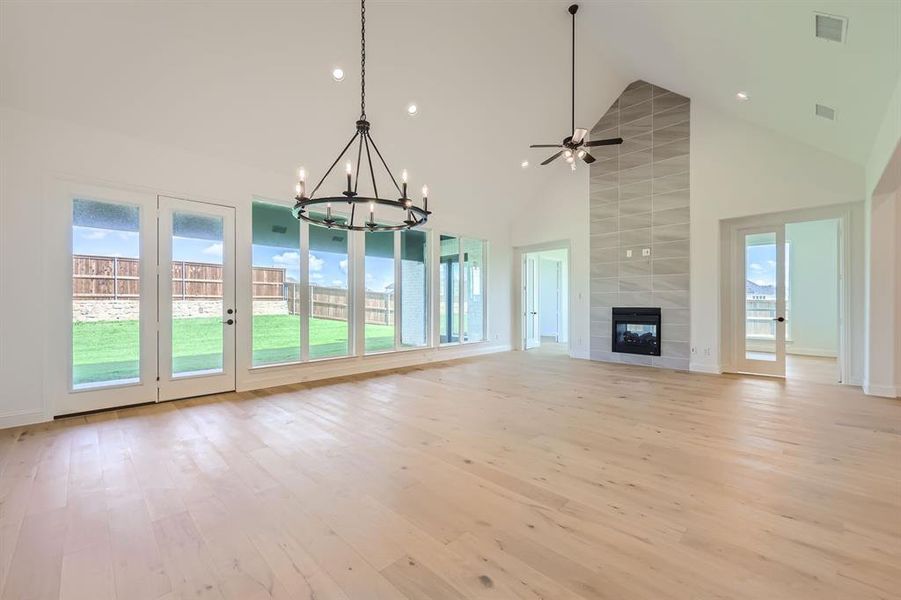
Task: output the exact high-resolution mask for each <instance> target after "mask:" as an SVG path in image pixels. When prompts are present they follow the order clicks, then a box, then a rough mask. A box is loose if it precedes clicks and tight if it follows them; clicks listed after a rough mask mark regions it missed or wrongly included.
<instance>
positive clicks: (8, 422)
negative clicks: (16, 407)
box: [0, 410, 50, 429]
mask: <svg viewBox="0 0 901 600" xmlns="http://www.w3.org/2000/svg"><path fill="white" fill-rule="evenodd" d="M49 420H50V419H49V417H47V415H45V414H44V412H43V411H40V410H37V411H34V410H23V411H19V412H12V413H7V414H4V415H0V429H6V428H8V427H20V426H22V425H34V424H35V423H43V422H45V421H49Z"/></svg>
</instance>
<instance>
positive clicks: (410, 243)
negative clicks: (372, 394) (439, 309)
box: [400, 230, 429, 348]
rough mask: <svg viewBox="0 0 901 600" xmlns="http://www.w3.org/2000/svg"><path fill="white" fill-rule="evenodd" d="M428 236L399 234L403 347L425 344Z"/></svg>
mask: <svg viewBox="0 0 901 600" xmlns="http://www.w3.org/2000/svg"><path fill="white" fill-rule="evenodd" d="M427 240H428V234H426V232H425V231H416V230H407V231H402V232H401V233H400V344H401V346H403V347H405V348H414V347H422V346H428V344H429V329H428V323H429V319H428V315H429V294H428V279H429V272H428V269H427V268H426V257H427V256H428V242H427Z"/></svg>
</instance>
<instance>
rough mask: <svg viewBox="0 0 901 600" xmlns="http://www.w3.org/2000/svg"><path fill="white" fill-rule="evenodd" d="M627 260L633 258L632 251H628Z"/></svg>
mask: <svg viewBox="0 0 901 600" xmlns="http://www.w3.org/2000/svg"><path fill="white" fill-rule="evenodd" d="M626 258H632V251H631V250H626Z"/></svg>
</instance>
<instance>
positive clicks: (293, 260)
mask: <svg viewBox="0 0 901 600" xmlns="http://www.w3.org/2000/svg"><path fill="white" fill-rule="evenodd" d="M299 262H300V252H292V251H290V250H289V251H288V252H282V253H281V254H276V255H275V256H273V257H272V263H273V264H276V265H291V266H294V267H296V266H297V264H298V263H299Z"/></svg>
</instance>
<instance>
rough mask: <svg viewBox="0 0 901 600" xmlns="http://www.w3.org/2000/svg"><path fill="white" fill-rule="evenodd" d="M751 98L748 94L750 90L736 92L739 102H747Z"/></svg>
mask: <svg viewBox="0 0 901 600" xmlns="http://www.w3.org/2000/svg"><path fill="white" fill-rule="evenodd" d="M749 98H750V96H748V92H738V93H737V94H735V99H736V100H738V101H739V102H745V101H746V100H748V99H749Z"/></svg>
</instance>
